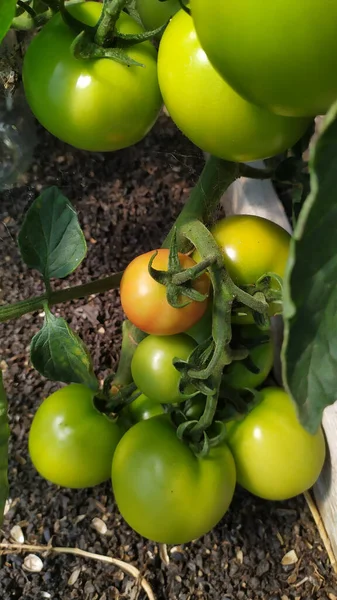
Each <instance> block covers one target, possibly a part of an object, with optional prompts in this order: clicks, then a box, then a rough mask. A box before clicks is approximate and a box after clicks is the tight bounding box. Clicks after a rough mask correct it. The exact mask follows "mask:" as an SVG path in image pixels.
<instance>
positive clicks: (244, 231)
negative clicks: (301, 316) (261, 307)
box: [193, 215, 291, 322]
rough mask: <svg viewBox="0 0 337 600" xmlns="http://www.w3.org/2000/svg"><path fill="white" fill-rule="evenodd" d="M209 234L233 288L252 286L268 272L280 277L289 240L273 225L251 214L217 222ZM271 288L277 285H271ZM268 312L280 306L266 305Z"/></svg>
mask: <svg viewBox="0 0 337 600" xmlns="http://www.w3.org/2000/svg"><path fill="white" fill-rule="evenodd" d="M211 233H212V235H213V236H214V238H215V240H216V242H217V243H218V245H219V246H220V248H221V249H222V252H223V257H224V263H225V267H226V269H227V271H228V273H229V275H230V276H231V278H232V279H233V281H234V283H236V284H237V285H239V286H242V285H250V284H254V283H256V281H257V280H258V279H259V278H260V277H262V276H263V275H264V274H265V273H268V272H269V273H276V275H279V276H280V277H283V276H284V272H285V268H286V264H287V260H288V255H289V245H290V239H291V238H290V235H289V233H288V232H287V231H285V229H283V228H282V227H280V226H279V225H276V223H273V222H272V221H269V220H268V219H264V218H262V217H256V216H255V215H233V216H230V217H227V218H225V219H221V220H220V221H218V222H217V223H216V224H215V225H214V226H213V227H212V228H211ZM193 258H194V260H196V261H198V260H199V254H198V253H197V252H194V254H193ZM272 285H273V286H274V287H275V286H277V284H276V283H275V282H273V284H272ZM243 310H244V309H243ZM269 311H270V315H273V314H276V313H277V312H280V305H279V304H276V303H274V304H271V305H269ZM250 318H251V322H253V318H252V317H251V316H250ZM239 322H243V321H242V320H241V321H240V320H239ZM246 322H247V321H246ZM248 322H249V320H248Z"/></svg>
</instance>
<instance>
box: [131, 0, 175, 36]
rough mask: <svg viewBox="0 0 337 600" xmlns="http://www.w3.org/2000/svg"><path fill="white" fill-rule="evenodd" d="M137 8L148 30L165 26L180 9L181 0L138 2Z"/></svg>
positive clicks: (145, 0)
mask: <svg viewBox="0 0 337 600" xmlns="http://www.w3.org/2000/svg"><path fill="white" fill-rule="evenodd" d="M136 8H137V10H138V12H139V15H140V18H141V20H142V23H143V25H144V27H145V28H146V29H157V27H160V26H161V25H164V24H165V23H166V22H167V21H168V20H169V19H170V18H171V17H172V16H173V15H174V14H175V13H176V12H177V11H178V10H179V9H180V3H179V0H165V2H160V0H137V1H136Z"/></svg>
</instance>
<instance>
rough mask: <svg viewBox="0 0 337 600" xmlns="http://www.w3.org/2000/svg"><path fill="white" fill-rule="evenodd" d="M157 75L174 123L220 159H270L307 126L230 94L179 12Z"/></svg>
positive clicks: (303, 121) (165, 37)
mask: <svg viewBox="0 0 337 600" xmlns="http://www.w3.org/2000/svg"><path fill="white" fill-rule="evenodd" d="M158 77H159V85H160V89H161V93H162V96H163V100H164V103H165V106H166V108H167V110H168V112H169V114H170V116H171V117H172V119H173V121H174V122H175V123H176V125H177V126H178V127H179V128H180V129H181V131H182V132H183V133H184V134H185V135H186V136H187V137H188V138H189V139H190V140H191V141H192V142H193V143H194V144H196V145H197V146H199V148H201V149H202V150H204V151H206V152H209V153H210V154H213V155H214V156H218V157H219V158H223V159H226V160H231V161H238V162H242V161H251V160H255V159H261V158H266V157H268V156H274V155H276V154H279V153H281V152H283V151H284V150H286V149H287V148H290V147H291V146H293V145H294V144H295V143H296V142H297V141H298V140H299V139H300V138H301V137H302V135H303V134H304V132H305V131H306V130H307V128H308V126H309V123H310V120H308V119H290V118H288V117H280V116H278V115H274V114H272V113H270V112H269V111H266V110H265V109H263V108H260V107H258V106H256V105H254V104H251V103H249V102H247V101H246V100H244V99H243V98H241V96H239V95H238V94H237V93H236V92H234V90H233V89H232V88H231V87H230V86H229V85H228V84H227V83H226V82H225V81H224V80H223V79H222V77H220V75H219V74H218V73H217V72H216V70H215V69H214V67H213V66H212V65H211V63H210V62H209V60H208V58H207V56H206V54H205V52H204V51H203V50H202V48H201V45H200V42H199V40H198V38H197V35H196V32H195V28H194V25H193V21H192V19H191V18H190V17H189V15H187V14H186V13H185V12H184V11H183V10H181V11H179V12H178V13H177V14H176V15H175V16H174V17H173V18H172V20H171V22H170V23H169V25H168V26H167V28H166V30H165V32H164V34H163V36H162V39H161V42H160V47H159V53H158Z"/></svg>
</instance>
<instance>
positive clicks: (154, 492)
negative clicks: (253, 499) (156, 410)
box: [112, 416, 235, 544]
mask: <svg viewBox="0 0 337 600" xmlns="http://www.w3.org/2000/svg"><path fill="white" fill-rule="evenodd" d="M112 486H113V491H114V495H115V498H116V502H117V505H118V508H119V510H120V512H121V514H122V516H123V518H124V519H125V520H126V522H127V523H128V524H129V525H130V526H131V527H132V528H133V529H134V530H135V531H137V533H139V534H140V535H143V536H144V537H147V538H149V539H151V540H154V541H156V542H160V543H166V544H178V543H180V544H182V543H187V542H190V541H191V540H193V539H196V538H198V537H200V536H201V535H204V534H205V533H207V532H208V531H210V529H212V528H213V527H214V526H215V525H216V524H217V523H218V521H220V519H221V518H222V517H223V515H224V514H225V512H226V511H227V509H228V507H229V505H230V502H231V500H232V497H233V493H234V488H235V465H234V460H233V457H232V456H231V453H230V451H229V449H228V447H227V446H226V444H222V445H221V446H218V447H216V448H212V449H211V450H210V452H209V454H208V456H207V457H206V458H197V457H196V456H195V455H194V454H193V453H192V451H191V450H190V448H189V447H188V446H187V445H186V444H184V443H183V442H181V441H180V440H178V438H177V435H176V431H175V428H174V427H173V426H172V424H171V422H170V420H169V418H168V417H167V416H159V417H153V418H152V419H149V420H148V421H141V422H139V423H137V425H135V426H134V427H132V428H131V429H129V431H128V432H127V433H126V434H125V435H124V436H123V438H122V440H121V441H120V443H119V444H118V446H117V449H116V452H115V455H114V459H113V463H112Z"/></svg>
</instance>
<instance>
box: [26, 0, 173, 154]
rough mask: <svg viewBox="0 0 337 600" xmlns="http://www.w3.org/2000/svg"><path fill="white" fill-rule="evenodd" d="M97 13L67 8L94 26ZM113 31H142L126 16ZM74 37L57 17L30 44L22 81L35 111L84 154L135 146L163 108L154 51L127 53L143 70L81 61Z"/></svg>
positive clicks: (88, 5)
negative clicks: (73, 53) (75, 47)
mask: <svg viewBox="0 0 337 600" xmlns="http://www.w3.org/2000/svg"><path fill="white" fill-rule="evenodd" d="M101 10H102V4H100V3H98V2H84V3H78V4H73V5H68V6H67V11H69V12H70V13H71V15H73V16H74V17H75V18H76V19H78V20H79V21H81V22H83V23H85V24H86V25H90V26H95V25H96V24H97V21H98V19H99V17H100V14H101ZM117 28H118V30H119V31H120V32H121V33H124V34H131V33H132V34H135V33H136V34H137V33H141V32H142V31H143V29H142V27H141V26H140V25H139V24H138V23H136V22H135V21H134V20H133V19H132V18H131V17H130V16H129V15H127V14H126V13H124V12H122V13H121V15H120V17H119V19H118V23H117ZM76 35H77V34H76V32H75V31H73V30H72V29H70V27H68V25H66V24H65V23H64V21H63V19H62V17H61V14H60V13H56V14H55V15H54V16H53V17H52V18H51V19H50V21H49V22H48V23H47V24H46V25H45V26H44V27H43V28H42V30H41V31H40V33H38V34H37V36H36V37H34V38H33V40H32V41H31V43H30V45H29V47H28V50H27V52H26V55H25V57H24V62H23V82H24V89H25V94H26V98H27V100H28V104H29V105H30V107H31V109H32V111H33V113H34V114H35V116H36V118H37V119H38V120H39V121H40V123H42V125H43V126H44V127H45V128H46V129H48V131H50V132H51V133H52V134H53V135H55V136H56V137H58V138H60V139H61V140H63V141H64V142H67V143H68V144H72V145H73V146H75V147H76V148H82V149H83V150H91V151H110V150H118V149H120V148H125V147H127V146H131V145H132V144H135V143H136V142H139V141H140V140H141V139H142V138H143V137H144V136H145V135H146V134H147V132H148V131H149V130H150V129H151V127H152V126H153V124H154V123H155V121H156V119H157V117H158V114H159V111H160V108H161V104H162V100H161V96H160V91H159V86H158V80H157V63H156V50H155V48H154V47H153V45H152V44H151V43H150V42H143V43H141V44H136V45H135V46H132V47H131V48H128V49H127V53H128V55H129V57H130V58H133V59H134V60H136V61H138V62H140V63H142V64H144V66H145V68H143V67H139V66H131V67H128V66H127V65H123V64H121V63H118V62H116V61H114V60H112V59H110V58H100V59H90V60H84V59H83V60H82V59H76V58H75V57H74V56H73V55H72V51H71V45H72V43H73V41H74V39H75V37H76Z"/></svg>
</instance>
